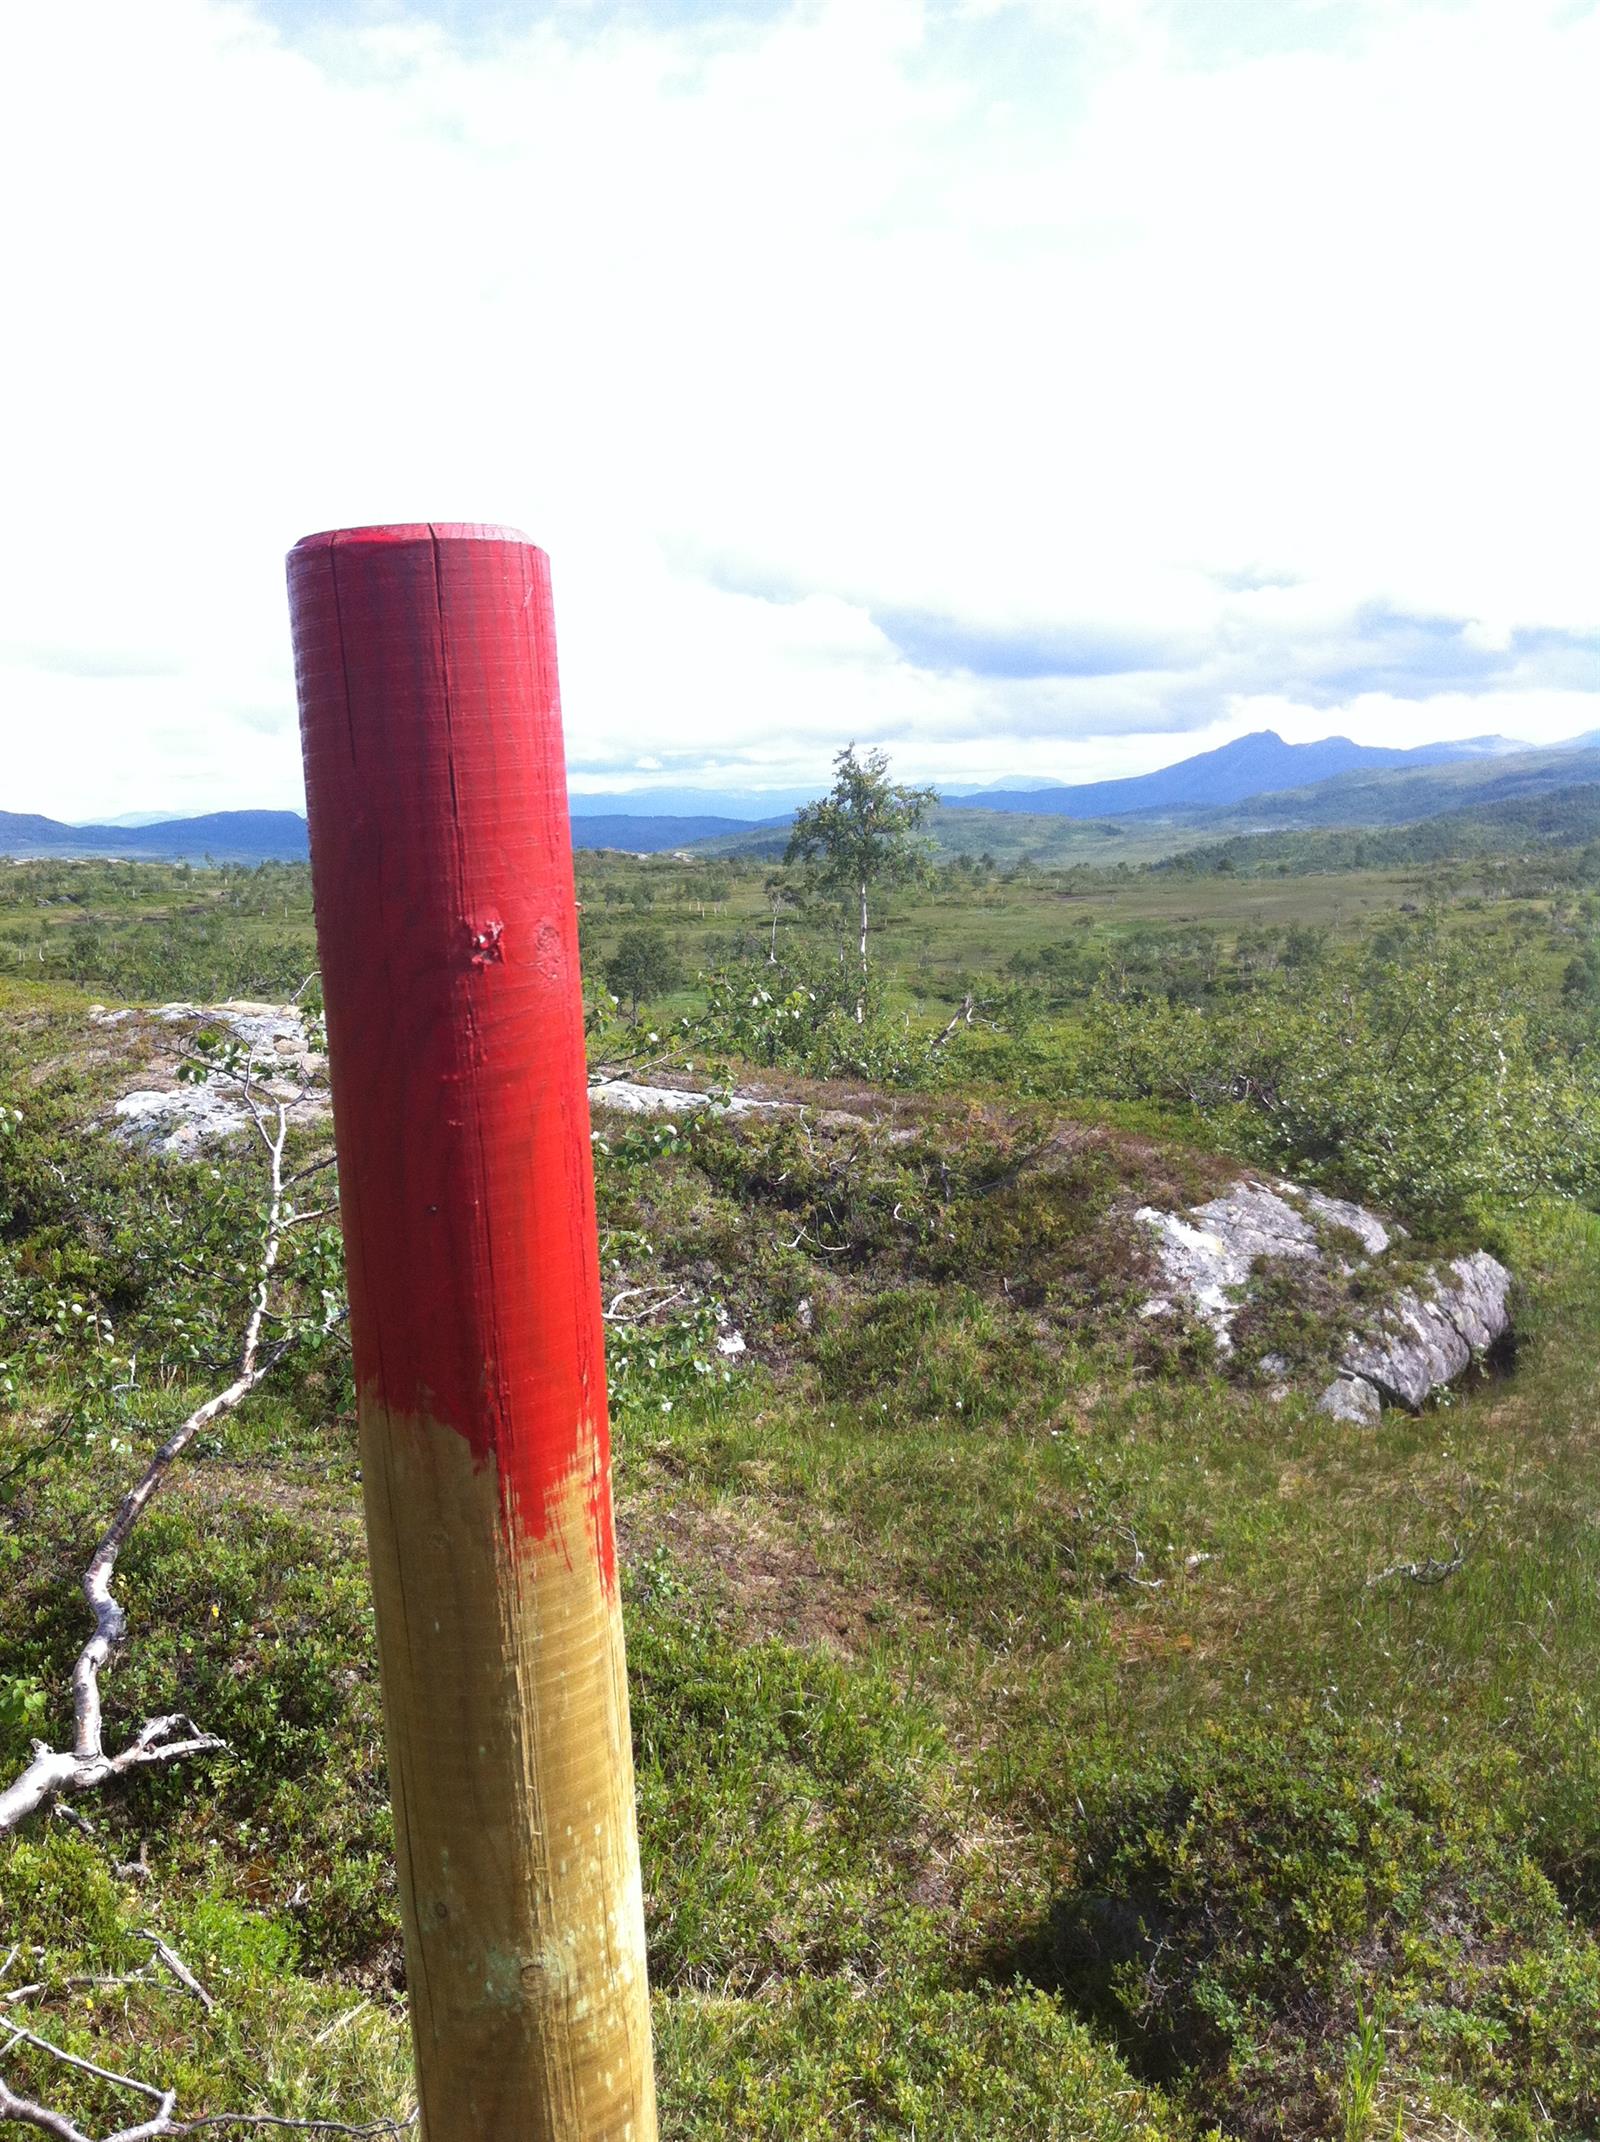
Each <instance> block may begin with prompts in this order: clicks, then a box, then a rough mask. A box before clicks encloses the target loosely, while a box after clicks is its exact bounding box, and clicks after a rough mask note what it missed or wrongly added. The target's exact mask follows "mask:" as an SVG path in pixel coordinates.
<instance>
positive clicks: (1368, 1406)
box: [1317, 1376, 1383, 1428]
mask: <svg viewBox="0 0 1600 2142" xmlns="http://www.w3.org/2000/svg"><path fill="white" fill-rule="evenodd" d="M1317 1411H1318V1412H1319V1413H1326V1414H1327V1416H1328V1418H1329V1419H1330V1420H1335V1421H1349V1422H1350V1423H1351V1424H1352V1426H1354V1427H1357V1428H1376V1427H1377V1425H1378V1423H1379V1421H1381V1420H1382V1418H1383V1400H1382V1399H1381V1398H1380V1397H1379V1396H1378V1394H1377V1392H1376V1391H1375V1390H1374V1389H1373V1387H1372V1385H1371V1384H1370V1383H1368V1382H1366V1381H1365V1379H1364V1378H1363V1377H1360V1376H1335V1377H1334V1379H1333V1381H1332V1383H1330V1384H1329V1386H1328V1388H1327V1389H1326V1390H1325V1391H1324V1392H1323V1393H1322V1395H1321V1397H1320V1398H1319V1399H1318V1400H1317Z"/></svg>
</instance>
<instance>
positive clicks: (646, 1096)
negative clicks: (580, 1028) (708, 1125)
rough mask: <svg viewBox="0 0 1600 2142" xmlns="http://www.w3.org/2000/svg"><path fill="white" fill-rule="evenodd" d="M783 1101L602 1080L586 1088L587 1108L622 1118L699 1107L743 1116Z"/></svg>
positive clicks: (684, 1112) (687, 1112)
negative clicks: (606, 1110)
mask: <svg viewBox="0 0 1600 2142" xmlns="http://www.w3.org/2000/svg"><path fill="white" fill-rule="evenodd" d="M787 1105H788V1104H787V1103H785V1102H783V1101H752V1100H748V1099H746V1097H745V1096H744V1095H743V1094H740V1093H736V1094H733V1095H732V1096H730V1097H729V1098H727V1099H724V1098H722V1097H721V1096H720V1095H719V1096H715V1097H713V1096H712V1095H711V1094H709V1093H686V1092H683V1091H681V1090H680V1089H679V1088H678V1087H676V1086H640V1085H636V1084H635V1083H634V1081H633V1080H632V1079H627V1078H604V1079H601V1080H600V1081H599V1083H598V1084H597V1085H593V1086H591V1087H590V1088H589V1106H590V1107H591V1108H614V1109H616V1111H617V1112H618V1114H619V1115H625V1116H681V1115H690V1114H692V1113H693V1112H694V1111H695V1110H696V1109H699V1108H711V1109H715V1110H716V1112H717V1113H718V1114H719V1115H722V1114H726V1115H730V1116H747V1115H750V1114H752V1113H754V1112H755V1111H756V1110H757V1109H780V1108H783V1107H785V1106H787Z"/></svg>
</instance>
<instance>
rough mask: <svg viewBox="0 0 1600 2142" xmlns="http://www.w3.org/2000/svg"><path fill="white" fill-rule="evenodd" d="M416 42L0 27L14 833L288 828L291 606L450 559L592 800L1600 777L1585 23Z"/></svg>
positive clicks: (206, 15) (615, 27)
mask: <svg viewBox="0 0 1600 2142" xmlns="http://www.w3.org/2000/svg"><path fill="white" fill-rule="evenodd" d="M426 12H427V11H426V10H425V9H423V8H421V7H420V6H418V7H414V8H413V9H412V10H411V12H410V14H409V15H406V16H403V17H402V16H394V17H391V18H390V19H386V20H376V21H375V20H374V19H373V11H372V10H369V9H368V8H367V7H365V6H354V5H353V6H352V7H351V8H350V11H349V15H348V18H347V22H346V25H345V26H344V27H343V28H341V27H339V25H338V24H337V23H335V24H333V25H332V26H329V25H328V24H327V23H324V24H323V25H322V26H321V27H320V28H317V29H316V30H315V31H313V30H311V29H309V28H303V27H301V26H300V18H299V16H298V15H297V14H294V13H292V12H290V11H287V10H286V11H284V12H283V13H282V14H281V15H279V16H278V17H277V18H276V19H277V20H278V21H280V22H281V23H282V24H283V26H284V27H283V28H282V30H281V32H280V31H279V30H277V29H274V27H273V26H272V23H273V16H272V11H271V10H268V9H266V8H264V7H263V9H262V10H261V11H260V12H256V13H252V12H251V11H250V10H249V9H248V8H246V7H244V6H242V5H222V4H209V5H208V4H206V0H151V4H149V5H146V6H143V7H140V8H136V9H135V8H128V7H126V6H125V5H122V4H120V0H80V4H79V5H78V6H76V7H74V8H71V9H53V10H37V11H33V13H32V14H31V16H29V17H23V16H20V15H19V16H18V17H17V18H16V19H15V20H14V21H13V22H12V23H11V25H10V27H9V29H8V32H7V40H8V44H9V47H10V51H9V61H8V67H7V79H8V81H9V83H10V85H11V87H10V94H9V98H8V107H9V108H8V110H7V113H6V121H5V125H4V127H3V128H0V167H3V170H4V177H5V182H6V185H7V193H8V198H9V199H10V200H11V201H12V202H13V204H18V203H20V204H24V207H25V213H24V214H23V215H22V216H21V218H20V219H15V220H17V221H18V222H19V223H20V228H18V229H17V231H16V235H15V242H14V245H13V248H12V251H11V255H10V260H9V270H8V273H9V286H10V287H9V295H10V296H11V299H12V307H11V310H12V313H13V317H14V318H16V319H19V320H20V321H21V322H22V323H23V325H22V332H21V333H13V335H12V337H11V338H10V340H9V342H8V345H7V350H6V356H5V360H4V363H5V384H6V394H7V404H8V410H9V415H10V425H9V430H10V434H11V438H10V454H9V456H8V460H9V467H8V485H7V491H8V501H7V505H8V510H7V515H6V520H5V525H4V528H3V530H0V574H3V575H4V581H3V584H4V585H5V587H6V589H7V592H8V595H9V597H10V603H9V605H8V607H9V610H10V613H11V615H10V618H9V620H8V623H7V627H6V637H7V639H8V642H9V643H10V644H9V651H7V650H0V665H3V669H4V682H5V689H6V692H7V700H8V704H9V706H10V708H11V710H12V722H11V725H10V727H11V745H10V749H9V750H8V753H7V760H6V778H5V782H4V794H3V795H0V804H3V805H4V806H5V807H8V808H14V809H29V808H36V809H45V810H50V811H54V812H56V813H57V814H59V815H73V816H86V815H89V814H90V813H92V812H97V811H105V812H110V811H113V810H125V809H131V808H135V807H138V806H140V805H144V804H147V803H155V804H160V805H164V806H171V807H174V808H180V807H181V808H207V807H221V806H226V805H230V804H246V803H262V804H286V803H293V802H296V801H297V800H298V752H297V747H296V744H295V738H294V725H293V710H292V690H291V684H290V675H289V665H288V651H287V642H286V627H285V623H284V615H283V604H282V595H281V557H282V552H283V551H284V550H285V549H286V548H287V547H288V545H289V544H290V543H291V542H292V541H293V540H294V539H295V538H296V537H297V536H298V535H300V534H302V533H304V532H305V531H306V530H307V529H310V528H313V527H326V526H336V525H340V524H342V523H347V522H356V521H371V520H381V519H385V518H396V519H411V518H416V517H426V516H435V517H439V518H461V519H491V520H505V521H510V522H513V523H520V524H521V525H523V526H524V527H526V528H527V529H528V531H529V533H530V534H532V535H533V536H534V537H535V539H536V540H538V541H540V542H543V543H544V544H545V545H546V546H547V547H548V548H549V549H550V551H551V553H552V557H553V560H554V565H555V573H556V585H557V604H558V617H559V622H560V630H561V642H562V661H563V679H564V696H565V700H566V705H567V710H568V729H569V751H570V754H571V756H572V758H573V760H574V762H575V763H581V764H583V765H585V766H588V767H591V768H593V769H597V770H600V769H615V778H616V779H617V780H618V782H619V783H621V782H625V781H628V780H631V779H635V778H637V771H638V769H639V767H640V765H641V762H642V760H643V759H644V758H645V757H650V758H654V759H657V760H659V761H660V762H661V765H662V767H663V769H665V771H666V773H667V774H668V775H669V776H670V777H671V778H673V779H676V780H683V779H686V778H689V777H691V776H692V775H694V774H696V773H698V772H700V771H702V770H704V769H706V768H711V767H721V768H724V769H728V770H729V771H730V772H731V773H733V774H735V775H737V777H738V778H740V779H748V778H749V777H751V776H753V775H770V777H771V778H772V779H773V780H774V781H778V780H781V781H785V782H787V781H790V780H794V779H797V778H798V779H804V778H809V777H812V776H814V775H816V774H818V773H820V772H821V771H822V770H823V769H824V768H825V766H826V763H827V759H828V756H829V754H830V752H831V750H832V748H833V747H834V746H835V745H836V743H837V742H838V741H839V740H841V739H842V738H844V737H846V736H849V735H851V734H854V735H857V736H860V737H863V738H867V737H876V738H881V739H883V740H885V741H887V742H889V743H890V745H891V747H892V749H893V751H894V755H895V757H896V760H897V763H899V764H901V765H902V766H903V767H904V768H905V770H906V771H907V772H908V773H927V774H930V775H939V774H943V775H946V776H948V777H950V778H957V777H959V776H960V775H961V774H962V773H968V774H971V775H974V776H980V775H987V774H989V773H992V772H1012V771H1025V770H1027V769H1029V768H1032V769H1034V770H1037V771H1039V772H1041V773H1043V772H1051V773H1058V774H1065V775H1072V774H1083V775H1089V774H1093V773H1098V772H1101V771H1116V772H1120V771H1126V770H1133V767H1132V764H1131V763H1130V762H1131V761H1133V760H1136V759H1137V758H1138V756H1139V754H1141V753H1143V754H1144V755H1145V756H1144V759H1143V761H1142V762H1143V763H1150V762H1153V761H1155V760H1158V759H1160V758H1161V757H1163V756H1170V755H1173V754H1172V751H1171V747H1170V745H1169V744H1165V743H1163V742H1162V740H1161V739H1162V736H1163V734H1164V733H1165V732H1171V731H1174V730H1182V731H1186V732H1189V734H1190V735H1191V736H1192V738H1193V740H1194V742H1195V743H1196V745H1198V744H1199V743H1201V742H1203V741H1206V740H1210V739H1212V738H1213V737H1214V735H1215V734H1217V733H1221V732H1223V731H1228V730H1234V729H1237V728H1240V727H1245V726H1261V725H1263V716H1262V714H1261V709H1263V708H1266V707H1269V706H1270V707H1277V708H1280V709H1282V710H1283V711H1282V717H1281V720H1280V721H1279V725H1280V726H1284V727H1285V732H1286V733H1288V732H1289V729H1290V728H1291V727H1293V725H1294V724H1295V723H1296V722H1297V721H1299V720H1300V718H1301V716H1302V714H1303V716H1304V718H1305V719H1306V720H1307V721H1308V722H1310V724H1311V725H1312V726H1311V727H1310V729H1309V731H1307V732H1304V733H1311V734H1320V733H1326V732H1327V731H1328V730H1330V729H1333V728H1335V727H1346V728H1354V729H1355V730H1356V731H1357V733H1365V734H1369V735H1371V736H1372V737H1374V738H1375V739H1378V738H1381V740H1383V741H1396V740H1398V741H1406V740H1411V739H1418V740H1420V739H1421V738H1423V737H1424V736H1434V735H1444V734H1452V733H1463V732H1464V731H1465V732H1471V731H1477V730H1485V729H1502V730H1508V731H1511V732H1513V733H1523V732H1526V733H1528V734H1530V735H1533V734H1536V733H1540V734H1542V733H1546V732H1545V730H1544V729H1543V727H1542V726H1541V725H1543V724H1545V723H1546V722H1548V721H1549V720H1553V719H1560V720H1563V721H1567V720H1569V719H1570V725H1571V727H1572V728H1575V729H1576V728H1587V727H1594V726H1600V705H1596V704H1593V703H1586V701H1585V696H1584V693H1583V692H1582V691H1581V690H1580V689H1577V688H1575V680H1574V674H1573V673H1574V669H1575V667H1579V668H1581V665H1582V663H1583V660H1584V653H1583V649H1582V647H1581V646H1578V647H1575V646H1574V644H1573V642H1572V639H1571V636H1572V635H1584V634H1589V635H1592V634H1594V633H1595V632H1596V631H1597V629H1600V598H1597V595H1596V587H1597V576H1596V572H1595V565H1596V559H1595V556H1594V546H1593V541H1592V536H1591V534H1590V519H1589V516H1590V514H1591V511H1592V507H1591V501H1592V499H1593V496H1594V495H1595V490H1596V478H1597V475H1600V470H1597V469H1596V433H1595V426H1594V421H1593V416H1592V409H1591V403H1592V390H1591V386H1590V380H1591V378H1592V375H1593V372H1594V370H1595V368H1596V362H1597V358H1600V351H1597V349H1596V341H1597V336H1596V317H1595V300H1594V297H1593V294H1592V282H1593V279H1592V276H1591V275H1590V273H1589V272H1588V256H1589V251H1590V244H1591V237H1590V231H1589V218H1590V209H1591V204H1592V202H1593V200H1594V199H1595V198H1596V194H1597V184H1600V171H1597V169H1596V163H1597V153H1596V135H1595V129H1594V128H1593V125H1592V121H1591V114H1592V109H1593V103H1594V97H1595V91H1596V88H1597V86H1600V84H1597V75H1600V16H1597V14H1596V11H1595V10H1594V9H1593V8H1588V9H1584V10H1578V11H1574V10H1573V9H1572V8H1571V7H1565V6H1556V5H1553V4H1545V0H1453V4H1447V0H1438V4H1433V0H1416V4H1409V5H1404V6H1382V7H1379V6H1377V5H1356V4H1351V5H1335V6H1331V7H1327V6H1324V7H1296V6H1294V5H1292V4H1290V0H1282V4H1276V5H1274V6H1272V7H1270V8H1269V7H1265V6H1263V7H1259V8H1251V7H1248V6H1241V7H1239V8H1237V9H1232V8H1230V9H1229V10H1227V11H1225V17H1226V21H1225V22H1224V11H1213V10H1204V9H1194V8H1192V7H1187V6H1178V5H1175V4H1174V5H1171V6H1160V5H1157V4H1155V0H1094V4H1079V0H1036V4H1033V5H1024V4H1021V0H926V4H925V5H918V4H915V0H801V4H797V5H795V6H793V7H785V6H766V5H763V6H759V7H757V6H749V7H745V8H743V9H735V10H730V11H725V12H721V13H717V14H708V15H706V16H704V17H700V18H696V17H695V16H694V15H693V13H692V12H691V11H689V10H686V9H685V10H678V11H675V12H674V13H673V14H672V15H671V16H670V17H669V16H666V15H664V14H663V13H661V12H660V11H658V12H657V13H656V14H655V16H654V18H652V17H651V16H650V15H649V14H648V13H647V12H645V11H637V10H628V9H623V8H621V7H617V8H610V7H604V6H557V7H555V8H552V9H551V10H549V11H548V12H547V13H546V14H545V15H544V16H543V17H542V19H541V20H540V21H539V22H538V23H537V24H536V25H534V26H532V27H528V28H525V29H523V30H521V31H520V32H518V33H517V34H516V35H514V36H510V37H508V36H506V35H504V34H502V33H501V31H499V30H498V29H496V28H495V26H494V25H493V24H490V25H489V26H487V27H485V28H484V29H483V30H482V33H481V34H478V35H475V36H474V35H467V34H464V32H463V27H462V15H463V12H464V11H463V10H461V9H459V8H457V9H454V10H452V11H451V13H450V14H449V15H448V17H447V18H445V19H446V20H448V22H449V24H450V25H451V26H450V27H449V28H446V27H441V26H440V24H439V23H432V24H430V23H429V22H428V20H427V19H426ZM297 40H298V41H297ZM908 618H910V619H921V620H923V621H924V626H925V627H926V621H929V620H932V621H934V622H935V623H936V624H941V629H944V630H945V631H946V632H947V638H948V647H949V649H950V650H953V652H951V653H950V655H949V658H948V659H939V658H938V656H937V654H936V652H935V651H932V643H931V641H930V640H929V637H928V631H927V629H922V630H921V636H920V638H919V639H918V641H917V645H916V647H915V649H913V650H912V651H910V652H908V644H909V643H908V637H907V633H906V631H905V629H904V621H905V620H906V619H908ZM1374 618H1391V619H1400V620H1405V619H1412V620H1421V621H1423V626H1420V627H1418V628H1417V629H1414V630H1411V629H1406V630H1402V629H1401V627H1400V626H1397V625H1385V626H1383V628H1382V630H1381V631H1378V632H1377V633H1376V636H1375V628H1374V627H1373V624H1372V620H1373V619H1374ZM1363 619H1365V622H1362V620H1363ZM1423 627H1426V629H1423ZM1533 628H1541V629H1542V631H1543V633H1544V635H1545V636H1544V637H1543V638H1538V637H1536V636H1530V635H1531V634H1532V633H1533ZM1553 633H1559V634H1564V635H1567V636H1568V637H1567V638H1566V639H1564V640H1557V639H1554V638H1551V637H1550V635H1551V634H1553ZM1008 638H1009V639H1011V640H1015V641H1016V642H1017V643H1018V647H1019V649H1020V650H1021V652H1019V654H1018V656H1017V662H1016V663H1014V664H1013V665H1012V666H1013V668H1015V667H1017V666H1018V665H1019V664H1020V665H1021V667H1022V668H1024V669H1025V668H1026V667H1027V649H1028V648H1029V647H1032V648H1035V649H1037V648H1038V647H1040V646H1043V645H1045V644H1046V643H1048V644H1049V645H1051V646H1062V647H1066V648H1068V649H1069V650H1070V649H1077V650H1079V651H1080V653H1081V652H1082V650H1086V649H1087V650H1089V651H1090V656H1091V657H1092V651H1093V649H1094V648H1096V647H1100V648H1107V647H1117V648H1124V649H1126V648H1130V647H1132V648H1138V647H1144V648H1147V649H1149V650H1150V652H1149V655H1148V657H1147V659H1148V662H1149V664H1150V666H1149V667H1146V668H1138V667H1133V668H1130V667H1128V666H1126V662H1127V660H1128V657H1126V656H1123V657H1119V659H1120V660H1122V661H1123V664H1124V666H1122V667H1118V668H1112V669H1108V670H1107V671H1106V672H1105V673H1104V674H1098V675H1097V674H1072V673H1065V672H1064V673H1061V674H1055V675H1048V674H1045V675H1041V674H1032V675H1028V674H1006V673H1005V662H1004V659H1003V649H1004V646H1005V644H1006V642H1007V641H1008ZM1458 641H1459V645H1457V642H1458ZM962 647H964V648H965V649H966V650H967V653H968V654H969V655H971V654H972V651H973V650H974V649H979V650H982V652H981V659H978V666H976V667H974V666H972V663H971V662H968V661H963V660H962V659H959V658H958V657H959V652H960V649H961V648H962ZM1552 650H1553V651H1552ZM1496 657H1502V658H1504V659H1502V660H1496V659H1494V658H1496ZM1469 658H1472V661H1474V662H1475V667H1472V669H1471V674H1470V676H1469V675H1468V674H1467V667H1464V666H1463V665H1467V666H1471V664H1470V663H1469ZM974 659H977V658H974ZM1591 659H1592V656H1591ZM1452 663H1453V664H1455V665H1456V666H1455V668H1454V669H1452V668H1451V664H1452ZM1440 664H1442V665H1443V666H1442V667H1439V665H1440ZM1396 665H1398V666H1399V667H1400V668H1401V669H1409V671H1410V672H1412V673H1414V682H1413V683H1412V684H1410V685H1406V686H1405V687H1404V688H1403V689H1402V688H1398V685H1399V683H1400V682H1401V681H1403V680H1398V679H1397V676H1396V675H1395V674H1394V673H1393V672H1394V671H1395V668H1396ZM1552 665H1554V666H1552ZM1435 668H1438V674H1437V675H1435V674H1434V669H1435ZM1069 671H1070V664H1069ZM1578 682H1580V683H1581V678H1580V679H1579V680H1578ZM1594 684H1595V686H1596V687H1600V677H1597V678H1595V679H1594ZM1297 710H1298V711H1297ZM1441 723H1446V724H1451V725H1454V726H1446V727H1440V724H1441ZM1363 725H1365V726H1363ZM1295 733H1302V732H1301V731H1300V730H1298V729H1297V730H1296V731H1295Z"/></svg>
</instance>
